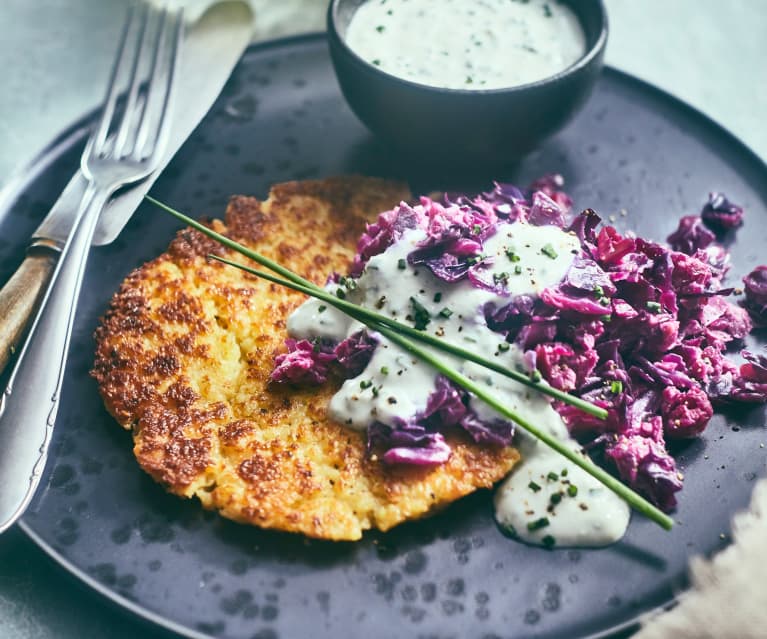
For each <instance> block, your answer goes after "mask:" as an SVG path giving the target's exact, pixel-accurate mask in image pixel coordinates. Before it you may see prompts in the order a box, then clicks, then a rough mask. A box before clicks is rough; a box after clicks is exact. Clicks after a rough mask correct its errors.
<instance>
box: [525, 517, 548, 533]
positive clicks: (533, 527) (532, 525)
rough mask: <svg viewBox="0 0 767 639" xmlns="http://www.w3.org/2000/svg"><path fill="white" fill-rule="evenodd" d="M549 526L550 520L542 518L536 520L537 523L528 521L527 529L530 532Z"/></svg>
mask: <svg viewBox="0 0 767 639" xmlns="http://www.w3.org/2000/svg"><path fill="white" fill-rule="evenodd" d="M548 525H549V518H548V517H541V518H540V519H536V520H535V521H528V522H527V529H528V530H530V531H533V530H540V529H541V528H546V526H548Z"/></svg>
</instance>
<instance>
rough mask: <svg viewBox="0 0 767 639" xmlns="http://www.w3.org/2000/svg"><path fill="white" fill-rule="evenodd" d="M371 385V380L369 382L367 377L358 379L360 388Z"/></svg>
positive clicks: (366, 387) (364, 388)
mask: <svg viewBox="0 0 767 639" xmlns="http://www.w3.org/2000/svg"><path fill="white" fill-rule="evenodd" d="M372 385H373V382H371V381H370V380H369V379H363V380H362V381H360V388H361V389H362V390H366V389H368V388H370V387H371V386H372Z"/></svg>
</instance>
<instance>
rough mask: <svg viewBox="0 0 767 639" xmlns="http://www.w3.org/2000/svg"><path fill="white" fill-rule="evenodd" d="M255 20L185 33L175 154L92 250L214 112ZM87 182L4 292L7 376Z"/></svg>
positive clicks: (53, 215) (245, 17) (229, 20)
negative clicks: (8, 365)
mask: <svg viewBox="0 0 767 639" xmlns="http://www.w3.org/2000/svg"><path fill="white" fill-rule="evenodd" d="M252 24H253V13H252V11H251V8H250V5H249V4H248V3H247V2H246V1H245V0H225V1H223V2H218V3H216V4H214V5H212V6H210V7H208V8H207V10H206V11H205V12H204V13H203V14H202V15H201V16H200V17H199V18H198V19H197V20H196V21H195V22H194V23H193V24H192V25H191V26H189V27H188V28H187V30H186V36H185V41H184V56H183V57H182V59H181V60H180V64H179V70H178V74H177V77H178V88H177V90H176V100H177V102H176V103H177V104H178V105H180V108H178V109H177V110H176V116H175V120H174V122H173V124H172V127H171V130H170V134H169V139H168V145H167V146H168V149H167V151H166V155H165V156H164V158H163V161H162V162H161V164H160V167H159V169H158V170H157V171H156V172H155V173H154V174H152V175H151V176H150V177H149V178H147V179H146V180H144V181H143V182H141V183H139V184H137V185H136V186H134V187H133V188H131V189H129V190H127V191H125V192H123V193H121V194H119V195H118V196H117V197H115V198H114V199H113V200H112V201H111V202H110V204H109V205H108V206H107V208H106V209H105V210H104V211H103V213H102V214H101V217H100V218H99V221H98V226H97V227H96V232H95V234H94V239H93V242H92V245H95V246H103V245H105V244H110V243H111V242H112V241H114V239H115V238H116V237H117V236H118V235H119V233H120V231H122V229H123V227H124V226H125V224H127V222H128V220H129V219H130V217H131V215H132V214H133V212H134V211H135V210H136V209H137V208H138V205H139V204H140V203H141V199H142V198H143V197H144V195H145V194H146V193H147V191H148V190H149V189H150V188H151V186H152V184H154V182H155V180H156V179H157V177H158V176H159V175H160V173H161V172H162V170H163V169H164V168H165V167H166V166H167V164H168V163H169V162H170V160H171V159H172V158H173V156H174V155H175V154H176V152H177V151H178V149H179V148H180V147H181V145H182V144H183V143H184V141H185V140H186V139H187V138H188V137H189V135H190V134H191V133H192V131H193V130H194V129H195V128H196V126H197V125H198V124H199V122H200V120H202V118H203V117H204V115H205V114H206V113H207V112H208V110H209V109H210V107H211V106H212V104H213V102H214V101H215V99H216V98H217V97H218V95H219V93H220V92H221V89H222V88H223V86H224V84H225V83H226V81H227V79H228V78H229V76H230V75H231V72H232V69H233V68H234V66H235V64H236V63H237V61H238V60H239V59H240V57H241V56H242V54H243V52H244V50H245V48H246V47H247V45H248V42H249V41H250V36H251V33H252ZM86 186H87V180H86V179H85V177H84V176H83V174H82V172H81V171H79V170H78V171H77V172H76V173H75V175H74V176H73V177H72V179H71V180H70V181H69V184H67V186H66V188H65V189H64V191H63V192H62V194H61V196H60V197H59V199H58V200H57V201H56V203H55V204H54V205H53V207H52V208H51V210H50V212H49V213H48V215H46V217H45V219H44V220H43V221H42V223H41V224H40V226H39V227H38V228H37V229H36V230H35V232H34V233H33V234H32V239H31V242H30V245H29V251H28V255H27V258H26V259H25V260H24V262H23V263H22V264H21V266H20V267H19V269H18V270H17V271H16V273H15V274H14V275H13V276H12V277H11V279H10V280H9V281H8V282H7V283H6V285H5V286H4V287H3V289H2V290H0V373H1V372H2V370H3V369H4V368H5V365H6V364H7V363H8V361H9V360H10V358H11V356H12V354H13V353H14V351H15V348H16V347H17V346H18V344H19V342H20V341H21V339H22V337H23V336H24V333H25V329H26V327H27V325H28V324H29V322H30V321H31V319H32V317H33V316H34V312H35V310H36V308H37V306H38V304H39V302H40V300H41V299H42V295H43V293H44V291H45V290H46V288H47V285H48V282H49V280H50V277H51V274H52V272H53V269H54V267H55V264H56V261H57V259H58V252H59V251H60V250H61V249H62V247H63V246H64V244H65V242H66V241H67V238H68V237H69V234H70V231H71V229H72V227H73V224H74V222H75V219H76V216H77V210H78V204H79V202H80V201H81V200H82V197H83V194H84V193H85V188H86Z"/></svg>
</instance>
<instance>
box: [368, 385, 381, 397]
mask: <svg viewBox="0 0 767 639" xmlns="http://www.w3.org/2000/svg"><path fill="white" fill-rule="evenodd" d="M380 390H381V387H380V386H379V387H376V386H373V388H371V389H370V391H371V392H372V393H373V397H378V392H379V391H380Z"/></svg>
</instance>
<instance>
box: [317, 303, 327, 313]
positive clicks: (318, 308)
mask: <svg viewBox="0 0 767 639" xmlns="http://www.w3.org/2000/svg"><path fill="white" fill-rule="evenodd" d="M326 310H328V307H327V306H325V305H324V304H320V305H319V307H317V312H318V313H324V312H325V311H326Z"/></svg>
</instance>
